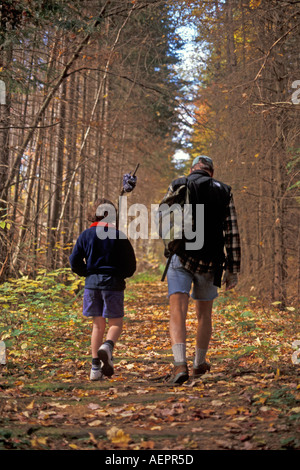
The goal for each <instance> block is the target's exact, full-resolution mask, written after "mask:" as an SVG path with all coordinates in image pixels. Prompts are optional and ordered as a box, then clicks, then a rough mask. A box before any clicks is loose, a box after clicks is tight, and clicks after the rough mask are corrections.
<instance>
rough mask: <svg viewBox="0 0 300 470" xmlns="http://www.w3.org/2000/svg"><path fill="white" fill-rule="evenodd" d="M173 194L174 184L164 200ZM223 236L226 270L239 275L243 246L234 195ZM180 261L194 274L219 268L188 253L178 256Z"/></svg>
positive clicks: (229, 205)
mask: <svg viewBox="0 0 300 470" xmlns="http://www.w3.org/2000/svg"><path fill="white" fill-rule="evenodd" d="M172 192H173V186H172V183H171V184H170V186H169V188H168V191H167V194H166V195H165V197H164V199H163V200H162V202H161V204H162V203H163V202H164V200H165V198H167V197H168V196H170V195H171V194H172ZM223 234H224V246H225V251H226V261H225V269H228V271H229V272H231V273H235V274H237V273H239V272H240V265H241V246H240V235H239V229H238V223H237V214H236V210H235V205H234V201H233V195H232V194H231V197H230V202H229V204H228V206H227V208H226V217H225V220H224V223H223ZM178 256H179V258H180V261H181V263H182V265H183V267H184V268H185V269H187V270H188V271H190V272H192V273H196V272H207V271H214V269H215V268H216V267H217V266H214V265H213V264H212V263H209V264H208V263H205V262H204V261H202V260H198V259H197V260H196V259H194V258H193V257H192V256H190V255H189V253H188V251H186V252H185V253H184V254H180V255H178Z"/></svg>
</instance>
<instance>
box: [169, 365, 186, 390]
mask: <svg viewBox="0 0 300 470" xmlns="http://www.w3.org/2000/svg"><path fill="white" fill-rule="evenodd" d="M188 378H189V371H188V367H187V364H177V365H176V364H174V369H173V371H172V374H171V376H170V378H168V383H170V384H174V385H181V384H182V383H183V382H186V381H187V380H188Z"/></svg>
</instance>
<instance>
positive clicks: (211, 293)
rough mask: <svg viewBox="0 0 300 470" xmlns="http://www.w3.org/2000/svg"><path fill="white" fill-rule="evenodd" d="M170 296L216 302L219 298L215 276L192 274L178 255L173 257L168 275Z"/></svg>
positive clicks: (209, 273) (210, 273) (210, 274)
mask: <svg viewBox="0 0 300 470" xmlns="http://www.w3.org/2000/svg"><path fill="white" fill-rule="evenodd" d="M167 279H168V293H169V296H170V295H172V294H175V293H184V294H188V295H190V290H191V287H192V284H193V291H192V295H191V297H192V298H193V299H194V300H214V299H215V298H216V297H218V288H217V286H215V285H214V274H213V273H212V272H208V273H195V274H193V273H191V272H189V271H187V270H186V269H185V268H184V267H183V266H182V264H181V262H180V260H179V258H178V256H177V255H173V256H172V259H171V262H170V266H169V269H168V274H167Z"/></svg>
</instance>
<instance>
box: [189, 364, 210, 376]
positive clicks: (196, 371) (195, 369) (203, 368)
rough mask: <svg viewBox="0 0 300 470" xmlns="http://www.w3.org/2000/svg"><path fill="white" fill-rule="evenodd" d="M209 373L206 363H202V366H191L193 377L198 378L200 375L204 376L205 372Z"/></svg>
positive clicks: (208, 366) (208, 365)
mask: <svg viewBox="0 0 300 470" xmlns="http://www.w3.org/2000/svg"><path fill="white" fill-rule="evenodd" d="M209 371H210V364H208V363H207V362H203V364H200V365H199V366H196V367H195V366H193V377H194V378H196V377H200V376H201V375H203V374H205V372H209Z"/></svg>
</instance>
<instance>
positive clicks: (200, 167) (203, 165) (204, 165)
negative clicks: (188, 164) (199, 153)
mask: <svg viewBox="0 0 300 470" xmlns="http://www.w3.org/2000/svg"><path fill="white" fill-rule="evenodd" d="M196 170H206V171H209V172H210V173H211V172H212V171H213V169H212V168H211V166H210V165H209V164H208V163H204V162H198V163H196V165H194V166H192V171H196Z"/></svg>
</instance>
